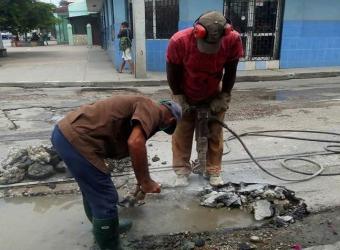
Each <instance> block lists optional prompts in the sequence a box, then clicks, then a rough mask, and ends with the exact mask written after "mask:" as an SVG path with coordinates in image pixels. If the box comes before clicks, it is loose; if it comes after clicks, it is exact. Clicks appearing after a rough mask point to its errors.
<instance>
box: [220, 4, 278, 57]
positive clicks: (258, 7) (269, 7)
mask: <svg viewBox="0 0 340 250" xmlns="http://www.w3.org/2000/svg"><path fill="white" fill-rule="evenodd" d="M282 5H283V0H224V13H225V15H226V16H227V17H229V18H230V19H231V21H232V23H233V26H234V29H235V30H237V31H238V32H239V33H240V34H241V37H242V42H243V47H244V51H245V58H244V59H245V60H273V59H274V60H275V59H278V57H279V55H278V48H279V42H280V37H279V36H280V28H281V16H282V13H281V12H282Z"/></svg>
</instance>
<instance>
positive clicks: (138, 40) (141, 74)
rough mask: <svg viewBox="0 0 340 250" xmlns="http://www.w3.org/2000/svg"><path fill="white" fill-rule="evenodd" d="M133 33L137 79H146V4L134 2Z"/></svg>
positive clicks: (142, 0) (138, 1)
mask: <svg viewBox="0 0 340 250" xmlns="http://www.w3.org/2000/svg"><path fill="white" fill-rule="evenodd" d="M132 10H133V32H134V40H135V77H136V78H146V77H147V74H146V47H145V2H144V0H133V1H132Z"/></svg>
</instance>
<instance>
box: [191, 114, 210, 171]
mask: <svg viewBox="0 0 340 250" xmlns="http://www.w3.org/2000/svg"><path fill="white" fill-rule="evenodd" d="M195 112H196V118H195V124H196V125H195V140H196V151H197V160H195V161H194V162H192V172H193V173H194V174H199V175H203V174H204V173H205V172H206V167H207V152H208V138H209V124H208V121H209V118H210V116H211V112H210V109H209V108H208V107H197V108H195Z"/></svg>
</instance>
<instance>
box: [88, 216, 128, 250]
mask: <svg viewBox="0 0 340 250" xmlns="http://www.w3.org/2000/svg"><path fill="white" fill-rule="evenodd" d="M92 222H93V234H94V237H95V239H96V242H97V244H98V246H99V247H100V249H101V250H122V247H121V245H120V240H119V228H118V218H113V219H96V218H93V220H92Z"/></svg>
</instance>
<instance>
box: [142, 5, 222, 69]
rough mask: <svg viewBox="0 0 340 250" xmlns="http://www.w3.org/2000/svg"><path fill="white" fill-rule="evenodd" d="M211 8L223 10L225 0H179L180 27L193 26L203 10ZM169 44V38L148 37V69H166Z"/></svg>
mask: <svg viewBox="0 0 340 250" xmlns="http://www.w3.org/2000/svg"><path fill="white" fill-rule="evenodd" d="M209 10H218V11H221V12H222V11H223V0H205V1H200V2H199V4H198V3H197V0H179V23H178V29H179V30H181V29H184V28H187V27H191V26H192V24H193V22H194V21H195V20H196V19H197V17H199V16H200V15H201V14H202V13H203V12H206V11H209ZM167 46H168V40H167V39H148V40H147V41H146V62H147V70H150V71H165V62H166V61H165V54H166V48H167Z"/></svg>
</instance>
